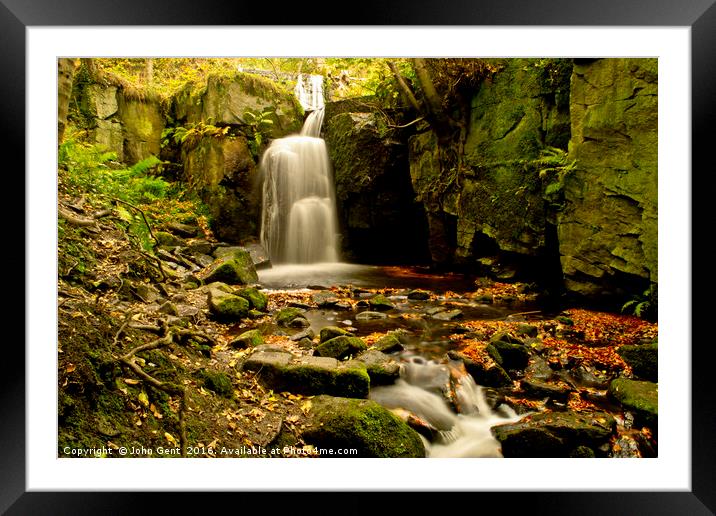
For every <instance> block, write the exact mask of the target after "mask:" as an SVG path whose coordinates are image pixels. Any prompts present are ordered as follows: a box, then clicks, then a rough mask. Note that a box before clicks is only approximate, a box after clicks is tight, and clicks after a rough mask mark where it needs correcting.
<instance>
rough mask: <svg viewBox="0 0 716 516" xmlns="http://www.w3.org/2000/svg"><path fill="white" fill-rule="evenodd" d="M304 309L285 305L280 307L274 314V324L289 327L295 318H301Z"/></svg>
mask: <svg viewBox="0 0 716 516" xmlns="http://www.w3.org/2000/svg"><path fill="white" fill-rule="evenodd" d="M303 313H304V310H302V309H301V308H294V307H287V308H281V309H280V310H279V311H278V313H277V314H276V315H275V316H274V319H275V321H276V324H278V325H279V326H284V327H289V326H291V324H292V323H293V322H294V321H295V320H296V319H303V320H304V321H305V320H306V319H305V318H304V317H303Z"/></svg>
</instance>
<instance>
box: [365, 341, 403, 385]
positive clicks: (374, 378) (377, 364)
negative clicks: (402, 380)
mask: <svg viewBox="0 0 716 516" xmlns="http://www.w3.org/2000/svg"><path fill="white" fill-rule="evenodd" d="M355 361H356V362H361V363H363V364H365V366H366V368H367V369H368V376H370V384H371V386H373V385H387V384H391V383H393V382H395V380H397V379H398V378H399V377H400V364H399V363H398V362H396V361H395V360H393V359H392V358H390V357H389V356H388V355H386V354H385V353H381V352H380V351H376V350H368V351H365V352H363V353H361V354H360V355H358V356H357V357H356V358H355Z"/></svg>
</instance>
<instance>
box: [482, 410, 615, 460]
mask: <svg viewBox="0 0 716 516" xmlns="http://www.w3.org/2000/svg"><path fill="white" fill-rule="evenodd" d="M615 428H616V421H615V420H614V418H613V417H612V416H611V415H609V414H607V413H606V412H571V411H568V412H543V413H539V414H534V415H530V416H527V417H525V418H523V419H522V420H520V421H518V422H517V423H509V424H505V425H498V426H494V427H492V433H493V435H494V436H495V438H496V439H497V440H498V441H499V442H500V444H501V445H502V454H503V456H505V457H569V456H570V455H571V453H572V452H573V451H574V450H576V449H577V448H578V447H580V446H586V447H589V448H598V447H599V446H601V445H602V444H604V443H606V442H608V441H609V438H610V437H611V435H612V432H613V431H614V429H615Z"/></svg>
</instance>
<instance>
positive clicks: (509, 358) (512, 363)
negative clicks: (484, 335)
mask: <svg viewBox="0 0 716 516" xmlns="http://www.w3.org/2000/svg"><path fill="white" fill-rule="evenodd" d="M486 351H487V354H488V355H490V357H492V359H493V360H494V361H495V362H497V363H498V364H499V365H500V366H502V367H504V368H505V369H524V368H525V367H527V364H528V363H529V359H530V353H529V351H528V350H527V348H526V347H525V346H523V345H522V344H511V343H509V342H503V341H501V340H498V341H495V342H490V343H489V344H488V345H487V348H486Z"/></svg>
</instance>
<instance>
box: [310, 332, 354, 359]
mask: <svg viewBox="0 0 716 516" xmlns="http://www.w3.org/2000/svg"><path fill="white" fill-rule="evenodd" d="M366 349H368V346H366V344H365V342H363V339H361V338H358V337H349V336H347V335H341V336H339V337H334V338H332V339H330V340H327V341H325V342H322V343H320V344H319V345H318V346H316V349H315V350H314V352H313V353H314V355H316V356H320V357H332V358H336V359H338V360H342V359H344V358H348V357H349V356H351V355H357V354H358V353H360V352H362V351H365V350H366Z"/></svg>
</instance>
